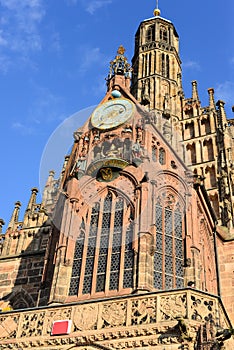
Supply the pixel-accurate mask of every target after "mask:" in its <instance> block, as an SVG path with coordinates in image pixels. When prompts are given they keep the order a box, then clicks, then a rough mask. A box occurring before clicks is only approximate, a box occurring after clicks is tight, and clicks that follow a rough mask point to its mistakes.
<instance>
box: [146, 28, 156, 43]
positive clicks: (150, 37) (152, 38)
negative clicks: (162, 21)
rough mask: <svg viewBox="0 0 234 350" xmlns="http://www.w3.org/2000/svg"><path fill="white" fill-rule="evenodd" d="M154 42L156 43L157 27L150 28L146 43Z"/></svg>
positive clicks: (147, 32)
mask: <svg viewBox="0 0 234 350" xmlns="http://www.w3.org/2000/svg"><path fill="white" fill-rule="evenodd" d="M152 41H155V26H154V25H152V26H150V27H149V28H148V29H147V31H146V42H147V43H150V42H152Z"/></svg>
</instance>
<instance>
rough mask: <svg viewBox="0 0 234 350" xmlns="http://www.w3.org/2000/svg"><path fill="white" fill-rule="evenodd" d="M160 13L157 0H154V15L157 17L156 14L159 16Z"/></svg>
mask: <svg viewBox="0 0 234 350" xmlns="http://www.w3.org/2000/svg"><path fill="white" fill-rule="evenodd" d="M160 14H161V11H160V10H159V8H158V0H156V9H155V10H154V16H155V17H157V16H160Z"/></svg>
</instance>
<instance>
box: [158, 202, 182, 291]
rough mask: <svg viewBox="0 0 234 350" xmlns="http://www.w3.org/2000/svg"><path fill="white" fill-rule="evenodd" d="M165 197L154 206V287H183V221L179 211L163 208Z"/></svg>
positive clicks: (172, 208) (169, 207) (173, 208)
mask: <svg viewBox="0 0 234 350" xmlns="http://www.w3.org/2000/svg"><path fill="white" fill-rule="evenodd" d="M163 198H164V199H165V198H166V196H162V197H161V198H160V201H158V202H157V203H156V205H155V225H156V245H155V254H154V287H155V288H157V289H172V288H182V287H183V221H182V214H181V211H180V210H179V209H178V208H176V209H175V205H174V207H171V206H165V204H166V203H165V200H164V199H163Z"/></svg>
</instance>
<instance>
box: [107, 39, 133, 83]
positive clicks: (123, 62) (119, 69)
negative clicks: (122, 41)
mask: <svg viewBox="0 0 234 350" xmlns="http://www.w3.org/2000/svg"><path fill="white" fill-rule="evenodd" d="M125 51H126V50H125V48H124V47H123V45H120V46H119V48H118V50H117V56H115V59H114V60H113V61H111V62H110V73H109V76H108V80H109V79H111V78H112V77H113V76H115V75H124V76H125V77H126V78H129V77H130V73H131V70H132V69H131V66H130V64H129V63H128V60H127V58H126V57H125V56H124V53H125Z"/></svg>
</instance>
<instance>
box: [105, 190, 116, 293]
mask: <svg viewBox="0 0 234 350" xmlns="http://www.w3.org/2000/svg"><path fill="white" fill-rule="evenodd" d="M115 204H116V198H115V200H113V196H112V203H111V219H110V231H109V240H108V253H107V262H106V278H105V292H107V291H108V290H109V285H110V272H111V271H110V270H111V255H112V247H113V233H114V221H115Z"/></svg>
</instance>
